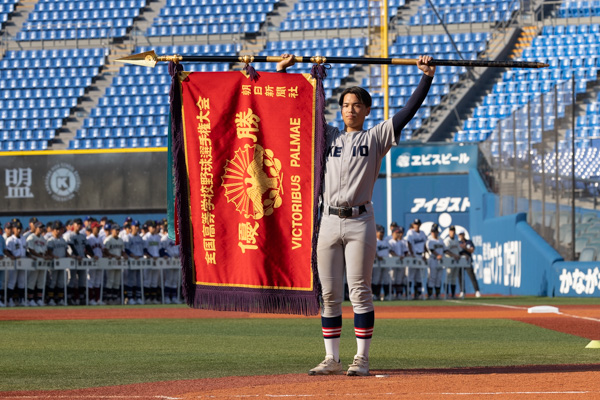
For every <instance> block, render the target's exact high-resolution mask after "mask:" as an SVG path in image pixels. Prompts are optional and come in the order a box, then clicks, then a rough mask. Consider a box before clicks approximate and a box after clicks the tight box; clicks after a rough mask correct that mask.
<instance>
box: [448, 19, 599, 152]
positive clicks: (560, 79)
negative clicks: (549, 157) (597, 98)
mask: <svg viewBox="0 0 600 400" xmlns="http://www.w3.org/2000/svg"><path fill="white" fill-rule="evenodd" d="M569 32H570V33H569ZM599 46H600V26H599V25H598V24H592V25H580V26H575V25H569V26H564V25H559V26H555V27H552V26H545V27H544V29H543V30H542V32H541V34H540V35H538V36H537V37H535V38H534V39H533V42H532V44H531V46H530V47H528V48H525V49H524V50H523V53H522V57H521V60H524V61H540V62H546V63H548V64H550V67H549V68H547V69H539V70H538V69H529V70H510V71H508V72H506V73H504V74H503V76H502V79H501V81H499V82H497V83H496V84H495V85H494V88H493V89H492V91H491V93H489V94H488V95H487V96H486V97H485V98H484V99H483V102H482V103H481V104H479V105H478V106H477V107H476V108H475V110H474V113H473V116H472V117H469V118H468V119H467V120H466V121H465V122H464V124H463V128H462V130H461V131H459V132H458V133H457V134H456V135H455V136H454V140H455V141H457V142H463V141H471V142H473V141H482V140H486V139H488V138H489V139H490V140H492V141H498V137H497V133H496V132H497V129H498V128H499V129H500V131H501V132H502V135H503V136H502V140H503V141H504V142H503V144H502V147H503V148H502V149H498V148H497V146H493V147H492V148H493V154H494V155H495V156H497V155H499V154H500V151H503V152H509V153H510V154H512V153H513V139H512V134H513V125H512V114H513V113H515V122H516V126H515V129H514V132H515V136H516V144H517V149H516V150H517V153H520V154H525V151H526V148H527V141H528V132H530V133H531V141H532V142H533V143H537V142H539V141H540V140H541V138H542V129H543V130H551V129H554V120H555V117H558V118H563V117H564V112H565V107H566V106H568V105H570V104H571V101H572V77H574V78H575V85H576V87H575V91H576V93H584V92H585V91H586V90H587V82H589V81H595V80H596V79H597V74H598V68H599V64H598V59H599V58H600V52H598V48H599ZM555 87H556V90H555ZM555 92H556V94H557V96H558V97H557V99H556V101H555ZM542 94H544V96H543V100H544V104H543V105H542V104H541V101H542V96H541V95H542ZM527 103H530V110H529V113H530V115H529V117H530V118H531V119H529V117H528V115H527V113H528V109H527V107H526V104H527ZM555 104H556V107H555ZM555 108H556V110H555ZM592 109H593V108H592ZM542 116H544V118H542ZM528 121H531V126H529V122H528ZM595 121H597V118H596V119H594V117H593V116H590V117H589V118H588V117H585V118H581V119H578V124H580V125H578V127H582V128H587V129H584V130H582V131H578V133H577V135H578V137H579V138H581V139H585V140H587V139H588V137H587V135H588V134H590V135H595V134H597V133H595V130H594V125H593V124H594V123H595ZM584 136H585V138H584ZM590 137H592V136H590ZM563 145H564V144H563ZM579 145H581V146H585V145H584V144H583V142H580V143H579ZM505 160H508V158H506V157H505Z"/></svg>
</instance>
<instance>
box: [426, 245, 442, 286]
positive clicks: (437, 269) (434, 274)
mask: <svg viewBox="0 0 600 400" xmlns="http://www.w3.org/2000/svg"><path fill="white" fill-rule="evenodd" d="M427 250H428V251H429V259H428V265H429V279H428V280H427V287H429V288H439V287H441V286H442V279H443V277H444V268H443V267H442V265H441V264H440V262H439V261H438V259H437V256H438V255H441V256H442V257H443V256H444V250H445V247H444V242H442V240H441V239H440V238H437V239H434V238H433V237H430V238H429V239H428V240H427Z"/></svg>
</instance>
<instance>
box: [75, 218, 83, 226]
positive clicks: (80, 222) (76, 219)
mask: <svg viewBox="0 0 600 400" xmlns="http://www.w3.org/2000/svg"><path fill="white" fill-rule="evenodd" d="M73 223H74V224H79V225H83V221H82V220H81V218H75V219H74V220H73Z"/></svg>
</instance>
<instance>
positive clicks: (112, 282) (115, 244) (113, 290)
mask: <svg viewBox="0 0 600 400" xmlns="http://www.w3.org/2000/svg"><path fill="white" fill-rule="evenodd" d="M104 256H105V257H107V258H113V259H123V260H127V254H126V253H125V243H123V239H121V238H120V237H119V225H116V224H111V226H110V236H109V237H107V238H106V239H105V240H104ZM120 287H121V270H120V269H108V270H106V286H105V287H104V291H105V295H104V296H103V297H105V298H106V302H107V303H108V304H111V305H115V304H120V303H121V296H120V293H119V288H120Z"/></svg>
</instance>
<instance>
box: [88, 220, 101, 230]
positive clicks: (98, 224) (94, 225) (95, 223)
mask: <svg viewBox="0 0 600 400" xmlns="http://www.w3.org/2000/svg"><path fill="white" fill-rule="evenodd" d="M90 227H91V228H92V229H94V228H100V223H98V222H96V221H94V222H92V224H91V225H90Z"/></svg>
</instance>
